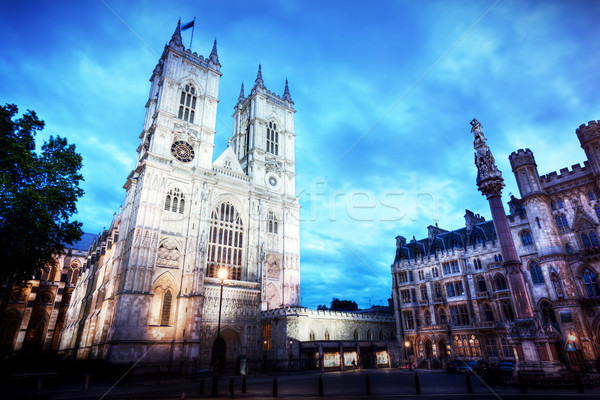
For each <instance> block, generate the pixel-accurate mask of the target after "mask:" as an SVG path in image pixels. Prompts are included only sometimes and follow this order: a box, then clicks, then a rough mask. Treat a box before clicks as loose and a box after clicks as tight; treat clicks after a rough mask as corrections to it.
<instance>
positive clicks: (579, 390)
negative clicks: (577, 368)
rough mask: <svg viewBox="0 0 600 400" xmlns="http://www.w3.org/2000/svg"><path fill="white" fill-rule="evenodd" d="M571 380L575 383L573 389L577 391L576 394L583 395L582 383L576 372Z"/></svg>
mask: <svg viewBox="0 0 600 400" xmlns="http://www.w3.org/2000/svg"><path fill="white" fill-rule="evenodd" d="M573 380H574V381H575V389H577V393H583V381H582V380H581V377H580V376H579V374H578V373H577V372H575V374H574V375H573Z"/></svg>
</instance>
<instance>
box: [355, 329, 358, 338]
mask: <svg viewBox="0 0 600 400" xmlns="http://www.w3.org/2000/svg"><path fill="white" fill-rule="evenodd" d="M354 340H358V330H356V329H355V330H354Z"/></svg>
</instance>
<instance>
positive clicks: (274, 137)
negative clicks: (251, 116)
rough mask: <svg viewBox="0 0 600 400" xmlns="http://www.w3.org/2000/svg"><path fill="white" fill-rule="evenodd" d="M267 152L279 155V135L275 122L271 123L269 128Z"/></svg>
mask: <svg viewBox="0 0 600 400" xmlns="http://www.w3.org/2000/svg"><path fill="white" fill-rule="evenodd" d="M267 152H269V153H271V154H275V155H278V154H279V133H278V132H277V125H276V124H274V123H273V122H269V125H268V126H267Z"/></svg>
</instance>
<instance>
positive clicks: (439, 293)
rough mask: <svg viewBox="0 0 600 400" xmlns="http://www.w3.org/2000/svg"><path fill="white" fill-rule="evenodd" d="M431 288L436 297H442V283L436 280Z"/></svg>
mask: <svg viewBox="0 0 600 400" xmlns="http://www.w3.org/2000/svg"><path fill="white" fill-rule="evenodd" d="M433 290H434V291H435V298H436V299H440V298H442V285H441V284H440V283H439V282H436V284H435V285H433Z"/></svg>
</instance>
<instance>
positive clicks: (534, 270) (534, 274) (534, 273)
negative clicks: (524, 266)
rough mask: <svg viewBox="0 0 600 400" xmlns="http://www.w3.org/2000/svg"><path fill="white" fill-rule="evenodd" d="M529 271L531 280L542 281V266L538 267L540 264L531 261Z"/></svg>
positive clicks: (534, 281)
mask: <svg viewBox="0 0 600 400" xmlns="http://www.w3.org/2000/svg"><path fill="white" fill-rule="evenodd" d="M529 271H530V272H531V279H532V280H533V283H544V275H543V274H542V268H541V267H540V264H538V263H537V262H535V261H532V262H531V266H530V267H529Z"/></svg>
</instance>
